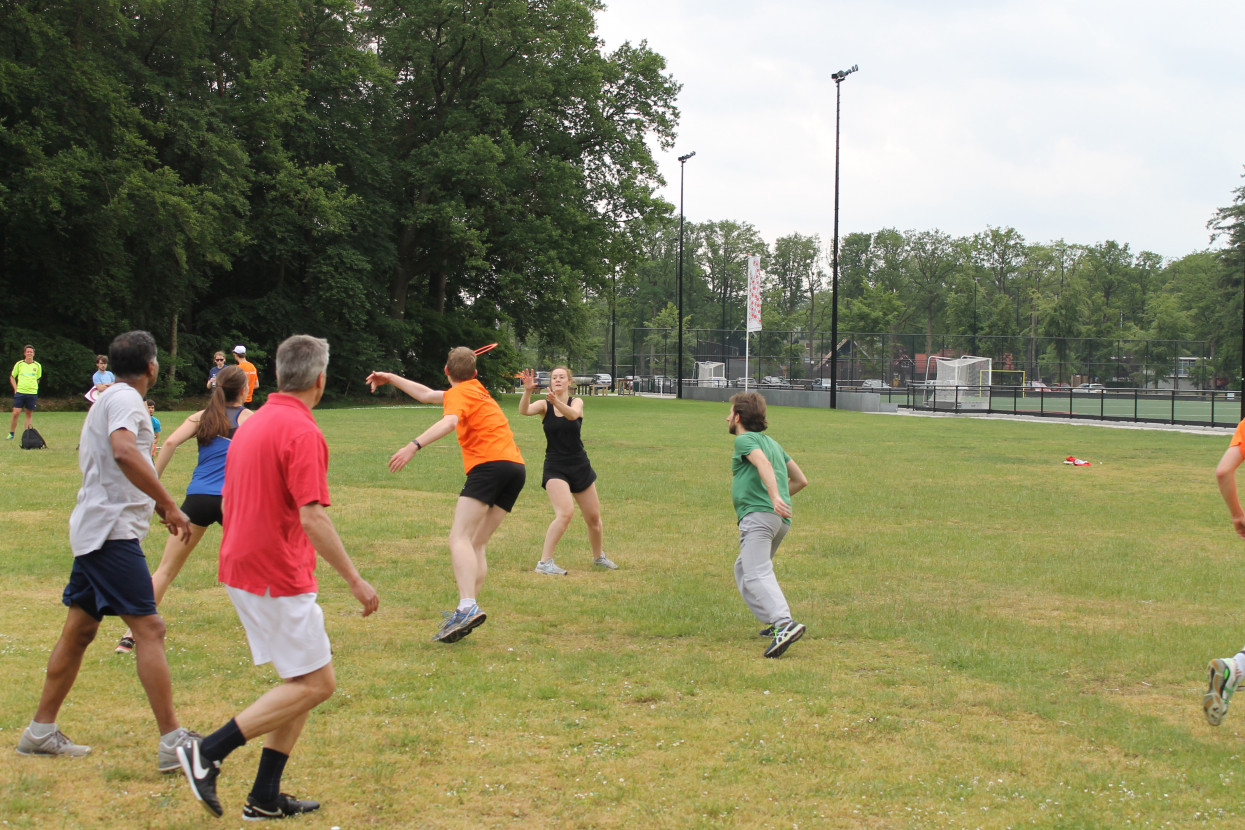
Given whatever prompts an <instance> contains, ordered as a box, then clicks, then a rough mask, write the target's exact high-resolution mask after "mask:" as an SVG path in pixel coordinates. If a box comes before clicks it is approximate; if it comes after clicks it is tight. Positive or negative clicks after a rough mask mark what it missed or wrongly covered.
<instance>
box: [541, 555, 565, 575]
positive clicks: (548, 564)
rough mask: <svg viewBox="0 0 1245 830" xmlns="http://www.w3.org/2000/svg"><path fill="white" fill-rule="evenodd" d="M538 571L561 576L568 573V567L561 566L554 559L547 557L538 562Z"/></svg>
mask: <svg viewBox="0 0 1245 830" xmlns="http://www.w3.org/2000/svg"><path fill="white" fill-rule="evenodd" d="M536 573H538V574H552V575H553V576H561V575H562V574H564V573H566V568H559V567H558V563H557V562H554V561H553V560H552V559H545V560H542V561H540V562H537V563H536Z"/></svg>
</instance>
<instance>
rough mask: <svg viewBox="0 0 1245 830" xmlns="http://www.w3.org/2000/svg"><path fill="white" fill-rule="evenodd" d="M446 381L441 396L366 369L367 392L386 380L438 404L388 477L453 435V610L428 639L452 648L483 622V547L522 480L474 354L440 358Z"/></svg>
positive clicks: (505, 425) (392, 462) (459, 351)
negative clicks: (458, 469) (459, 455)
mask: <svg viewBox="0 0 1245 830" xmlns="http://www.w3.org/2000/svg"><path fill="white" fill-rule="evenodd" d="M445 376H446V377H447V378H449V381H450V388H449V389H448V390H446V391H444V392H442V391H439V390H436V389H432V388H430V387H428V386H424V385H423V384H422V383H416V382H415V381H413V380H407V379H406V378H404V377H401V376H400V375H395V374H392V373H391V372H372V373H371V374H370V375H368V376H367V381H366V382H367V383H368V385H370V386H371V387H372V391H373V392H375V391H376V390H377V389H378V388H379V387H381V386H384V385H385V384H387V383H388V384H392V385H393V386H396V387H397V388H398V389H401V390H402V391H403V392H405V393H406V394H408V395H410V396H411V397H412V398H414V399H415V400H417V401H420V402H421V403H437V404H441V405H442V408H443V412H444V415H443V417H442V418H441V420H439V421H437V422H436V423H435V424H433V425H432V426H430V427H428V429H426V430H424V432H423V433H421V434H420V435H419V437H418V438H416V439H414V440H413V441H411V442H410V443H409V444H407V445H406V446H405V447H403V448H402V449H400V450H398V451H397V452H395V453H394V454H393V457H391V458H390V459H389V471H390V472H392V473H396V472H398V470H401V469H402V468H403V467H405V466H406V464H407V462H409V461H410V460H411V459H412V458H414V457H415V453H417V452H419V451H420V450H421V449H423V448H424V447H426V446H428V445H429V444H431V443H432V442H433V441H436V440H438V439H441V438H444V437H445V436H447V435H449V434H450V433H451V432H457V433H458V444H459V446H461V447H462V450H463V469H464V470H465V471H466V473H467V483H466V484H464V485H463V489H462V492H460V493H459V494H458V505H457V507H455V508H454V523H453V525H452V526H451V528H450V559H451V561H452V563H453V565H454V580H455V581H456V582H457V583H458V607H457V608H456V609H455V610H454V611H446V612H445V622H444V624H442V626H441V628H440V630H439V631H437V633H436V634H434V635H433V637H432V639H434V640H440V641H441V642H443V643H456V642H458V641H459V640H461V639H462V638H463V637H466V636H467V635H468V634H470V633H471V631H472V629H474V628H475V627H476V626H478V625H480V623H482V622H484V620H485V614H484V612H483V611H482V610H480V606H479V605H477V604H476V597H478V596H479V595H480V590H481V589H482V588H483V587H484V575H485V574H486V573H488V561H487V559H486V558H485V547H486V546H487V545H488V540H489V538H490V537H491V536H492V535H493V532H494V531H495V530H497V528H498V527H500V526H501V523H502V520H503V519H505V518H506V514H507V513H509V512H510V511H511V509H513V508H514V503H515V501H516V500H517V499H518V497H519V493H520V491H522V490H523V484H524V482H525V481H526V480H527V468H526V467H525V466H524V464H523V456H522V455H520V454H519V448H518V447H517V446H516V445H515V443H514V433H513V432H511V431H510V422H509V421H507V420H506V416H505V414H504V413H503V412H502V411H501V407H500V406H498V405H497V401H495V400H493V398H492V396H491V395H489V393H488V390H487V389H485V388H484V385H483V384H481V383H480V381H478V380H476V355H475V352H473V351H472V350H471V349H468V348H467V347H465V346H459V347H457V348H455V349H451V350H450V354H449V357H448V358H447V359H446V361H445Z"/></svg>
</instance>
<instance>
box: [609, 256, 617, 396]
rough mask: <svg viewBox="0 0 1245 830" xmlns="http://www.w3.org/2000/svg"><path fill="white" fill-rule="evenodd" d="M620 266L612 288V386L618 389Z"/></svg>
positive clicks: (615, 269)
mask: <svg viewBox="0 0 1245 830" xmlns="http://www.w3.org/2000/svg"><path fill="white" fill-rule="evenodd" d="M617 383H618V265H617V264H615V265H614V280H613V284H612V286H611V287H610V386H612V387H613V388H614V389H617V388H618V387H617V386H616V385H615V384H617Z"/></svg>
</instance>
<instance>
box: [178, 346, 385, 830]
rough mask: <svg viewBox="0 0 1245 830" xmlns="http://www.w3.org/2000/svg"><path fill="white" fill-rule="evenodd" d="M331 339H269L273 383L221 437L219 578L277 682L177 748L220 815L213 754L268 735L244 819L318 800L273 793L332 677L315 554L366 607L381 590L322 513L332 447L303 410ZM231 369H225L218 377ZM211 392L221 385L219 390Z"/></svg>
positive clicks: (199, 792) (310, 405)
mask: <svg viewBox="0 0 1245 830" xmlns="http://www.w3.org/2000/svg"><path fill="white" fill-rule="evenodd" d="M328 363H329V344H328V341H327V340H322V339H320V338H318V337H310V336H308V335H305V334H296V335H294V336H293V337H290V338H288V339H286V340H285V341H284V342H283V343H282V344H281V345H280V346H279V347H277V389H278V391H277V392H276V393H275V394H272V395H269V396H268V400H267V401H266V402H265V403H264V405H263V406H262V407H260V409H259V411H258V412H256V413H255V414H254V415H252V416H250V418H249V420H247V421H246V423H245V425H244V426H243V428H241V429H239V430H238V431H237V432H236V433H235V434H234V437H233V442H232V444H231V445H230V446H229V452H228V453H227V455H226V461H225V482H224V488H223V491H222V507H223V509H224V536H223V538H222V539H221V546H220V569H219V577H220V581H221V582H223V583H225V585H226V587H227V590H228V591H229V598H230V599H231V600H233V604H234V608H235V609H237V612H238V618H239V619H240V620H241V621H242V625H243V627H244V628H245V629H246V637H247V640H248V641H249V642H250V644H251V656H252V658H253V659H254V661H255V664H256V665H263V664H264V663H272V667H273V669H274V670H276V673H277V676H278V677H280V678H281V681H282V682H281V684H280V685H278V686H276V687H275V688H272V689H269V690H268V691H267V692H265V693H264V694H263V695H261V696H260V698H259V699H258V700H256V701H255V702H254V703H252V704H251V705H250V706H248V707H246V708H245V709H243V710H242V712H240V713H239V714H238V715H237V716H235V717H234V718H233V719H231V720H230V721H229V722H228V723H227V724H225V725H224V726H222V727H221V728H220V729H217V730H216V731H215V732H213V733H212V734H211V735H208V736H207V737H205V738H204V739H203V741H202V742H195V743H192V744H190V745H189V746H184V747H182V748H181V749H179V750H178V757H179V759H180V760H181V766H182V771H183V772H184V773H185V774H186V777H187V779H188V780H189V782H190V787H191V790H193V792H194V794H195V798H197V799H199V801H200V802H202V803H203V806H204V807H205V808H206V809H207V810H208V811H209V812H210V813H212V814H213V815H215V816H217V817H219V816H221V815H222V814H223V810H222V808H221V804H220V799H219V798H218V797H217V795H216V778H217V776H218V775H220V770H221V763H222V762H223V761H224V760H225V758H226V757H228V756H229V753H231V752H233V751H234V750H235V749H237V748H238V747H240V746H242V745H243V744H245V743H246V742H247V741H249V740H252V739H254V738H257V737H259V736H260V735H267V738H266V739H265V741H264V750H263V752H262V753H261V754H260V758H259V770H258V772H257V773H256V775H255V783H254V785H253V786H252V787H251V792H250V794H249V795H248V796H247V798H246V804H245V806H243V808H242V818H243V819H282V818H285V817H286V816H292V815H297V814H299V813H310V812H312V811H313V810H318V809H319V808H320V804H319V802H316V801H305V800H302V799H298V798H293V797H291V796H289V795H286V794H285V793H283V792H281V777H282V775H283V774H284V771H285V765H286V762H287V761H289V759H290V753H291V752H293V750H294V744H295V742H296V741H297V740H298V736H299V735H300V734H301V733H302V731H303V726H304V725H305V724H306V723H307V716H308V715H309V714H310V712H311V710H312V709H314V708H315V707H317V706H319V705H320V704H321V703H323V702H324V701H326V700H328V699H329V697H331V696H332V694H333V691H334V690H335V689H336V687H337V680H336V676H335V675H334V673H333V651H332V646H331V645H330V644H329V638H328V634H327V633H326V632H325V630H324V612H323V611H322V610H321V608H320V606H319V604H318V603H317V602H316V596H317V591H318V586H317V583H316V576H315V568H316V554H317V553H318V554H319V555H320V556H321V557H323V559H324V561H325V562H327V563H328V564H329V565H330V566H331V567H332V568H333V570H335V571H337V573H338V574H339V575H340V576H341V577H342V579H344V580H345V581H346V584H347V585H348V586H349V587H350V593H351V594H353V595H354V598H355V599H356V600H358V601H359V604H360V605H362V606H363V616H365V617H366V616H368V615H369V614H371V613H372V612H373V611H375V610H376V609H377V607H378V606H379V603H380V600H379V598H378V597H377V595H376V591H375V590H373V588H372V586H371V585H369V584H368V583H367V582H365V581H364V580H363V577H361V576H360V575H359V572H358V571H357V570H355V566H354V563H353V562H351V561H350V555H349V554H347V553H346V548H345V547H344V546H343V545H342V541H341V538H340V537H338V535H337V530H336V529H335V528H334V527H333V520H332V519H330V518H329V514H328V510H327V509H326V508H327V507H328V506H329V488H328V463H329V450H328V445H327V444H326V443H325V441H324V434H323V433H322V432H320V427H319V426H318V425H317V424H316V419H315V416H313V415H312V414H311V410H312V409H314V408H315V405H316V404H317V403H319V402H320V398H321V397H322V396H323V395H324V384H325V372H326V370H327V368H328ZM226 382H227V379H226V378H225V377H224V375H223V374H222V376H221V381H220V384H221V386H224V385H225V384H226ZM222 392H223V390H222V391H218V392H217V393H215V394H217V395H220V394H222Z"/></svg>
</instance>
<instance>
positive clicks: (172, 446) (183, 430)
mask: <svg viewBox="0 0 1245 830" xmlns="http://www.w3.org/2000/svg"><path fill="white" fill-rule="evenodd" d="M202 417H203V413H202V412H196V413H195V414H193V415H191V416H190V417H189V418H187V419H186V420H184V421H182V423H181V426H179V427H178V428H177V429H175V430H173V434H172V435H170V436H169V437H168V438H165V439H164V446H162V447H160V454H159V455H157V456H156V477H157V478H158V477H160V476H162V475H164V468H165V467H167V466H169V462H170V461H172V460H173V453H175V452H177V448H178V447H180V446H181V445H182V442H183V441H185V440H186V439H187V438H189V437H190V436H192V435H194V434H195V431H196V430H197V429H198V428H199V419H200V418H202Z"/></svg>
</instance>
